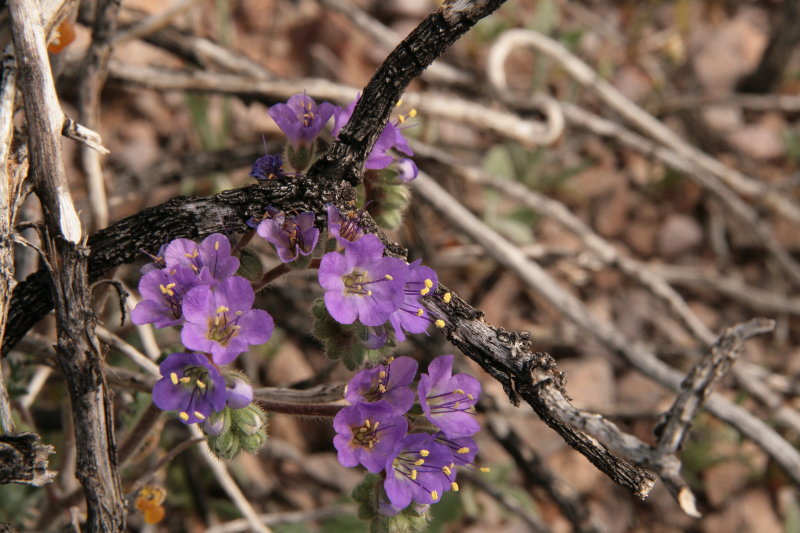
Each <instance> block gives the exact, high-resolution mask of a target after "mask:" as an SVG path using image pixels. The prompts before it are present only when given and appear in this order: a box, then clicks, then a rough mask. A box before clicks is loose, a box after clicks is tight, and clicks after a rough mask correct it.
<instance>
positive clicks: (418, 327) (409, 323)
mask: <svg viewBox="0 0 800 533" xmlns="http://www.w3.org/2000/svg"><path fill="white" fill-rule="evenodd" d="M420 262H421V261H420V260H419V259H418V260H416V261H414V262H413V263H411V264H410V265H408V270H407V273H406V279H405V283H404V284H403V304H402V305H401V306H400V307H399V308H398V309H397V310H396V311H395V312H394V313H392V314H391V316H390V317H389V321H390V322H391V323H392V328H394V334H395V337H396V338H397V340H398V341H400V342H402V341H404V340H406V336H405V333H404V332H405V331H408V332H409V333H423V332H424V331H425V330H426V329H428V325H429V324H430V323H431V319H430V316H429V313H428V312H427V311H426V310H425V309H424V308H423V307H422V306H421V305H420V304H419V297H420V296H425V295H426V294H428V293H430V292H431V291H435V290H436V285H437V283H438V282H439V281H438V279H437V278H436V272H434V270H433V269H432V268H429V267H426V266H422V265H421V264H420Z"/></svg>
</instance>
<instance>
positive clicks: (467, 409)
mask: <svg viewBox="0 0 800 533" xmlns="http://www.w3.org/2000/svg"><path fill="white" fill-rule="evenodd" d="M452 371H453V356H452V355H440V356H439V357H437V358H436V359H434V360H433V361H431V364H430V365H428V373H427V374H422V375H421V376H420V378H419V387H418V389H419V403H420V405H422V410H423V412H424V413H425V416H426V417H427V418H428V420H430V421H431V422H432V423H433V424H434V425H435V426H436V427H438V428H439V429H441V430H442V432H443V433H444V434H445V436H447V437H448V438H451V439H452V438H459V437H468V436H470V435H474V434H475V433H477V432H478V430H479V429H480V425H479V424H478V421H477V420H475V404H476V403H477V401H478V397H479V396H480V394H481V385H480V382H478V380H477V379H475V378H474V377H472V376H469V375H467V374H456V375H455V376H453V375H452Z"/></svg>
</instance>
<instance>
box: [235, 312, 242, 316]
mask: <svg viewBox="0 0 800 533" xmlns="http://www.w3.org/2000/svg"><path fill="white" fill-rule="evenodd" d="M243 314H244V311H236V316H242V315H243Z"/></svg>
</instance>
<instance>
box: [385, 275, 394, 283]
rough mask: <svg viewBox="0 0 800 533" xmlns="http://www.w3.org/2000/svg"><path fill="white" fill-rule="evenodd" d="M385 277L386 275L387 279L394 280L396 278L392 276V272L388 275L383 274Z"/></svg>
mask: <svg viewBox="0 0 800 533" xmlns="http://www.w3.org/2000/svg"><path fill="white" fill-rule="evenodd" d="M383 277H384V278H386V279H388V280H389V281H393V280H394V278H393V277H392V275H391V274H386V275H385V276H383Z"/></svg>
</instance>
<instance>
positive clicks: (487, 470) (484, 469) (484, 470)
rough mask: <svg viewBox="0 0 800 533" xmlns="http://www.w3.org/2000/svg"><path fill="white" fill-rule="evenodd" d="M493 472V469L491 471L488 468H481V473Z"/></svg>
mask: <svg viewBox="0 0 800 533" xmlns="http://www.w3.org/2000/svg"><path fill="white" fill-rule="evenodd" d="M491 470H492V469H491V468H489V467H488V466H482V467H481V472H490V471H491Z"/></svg>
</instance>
